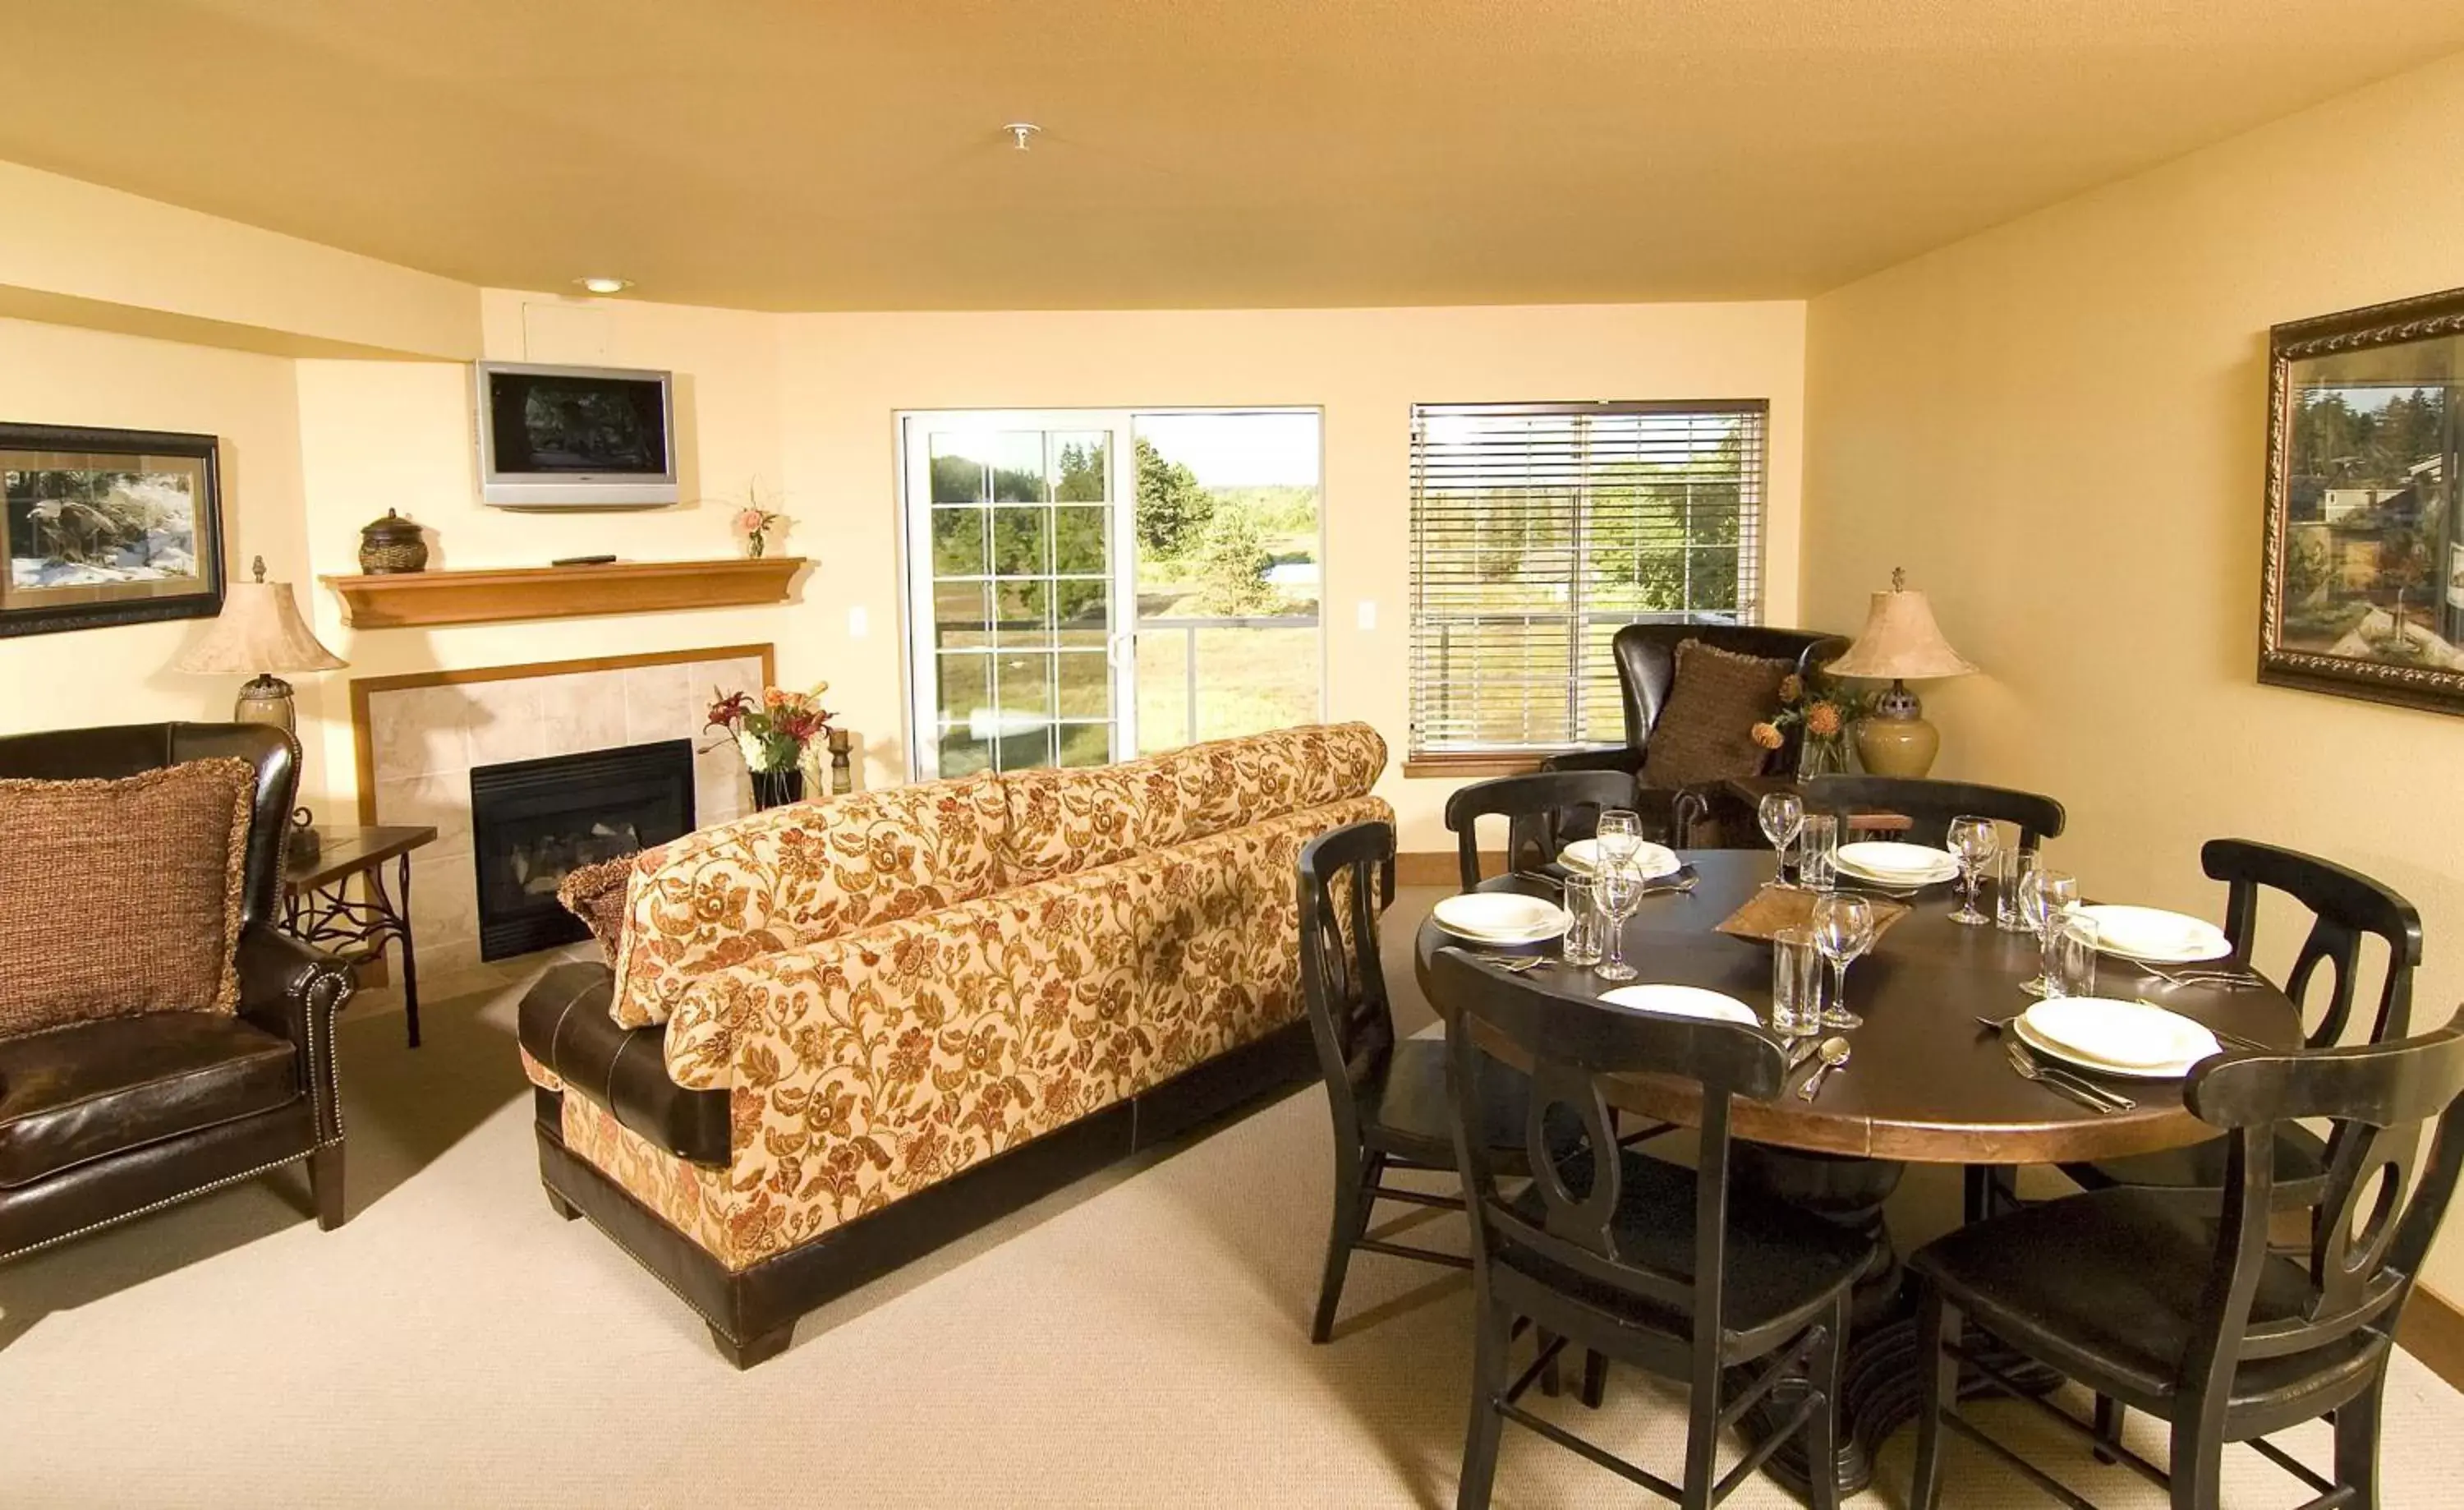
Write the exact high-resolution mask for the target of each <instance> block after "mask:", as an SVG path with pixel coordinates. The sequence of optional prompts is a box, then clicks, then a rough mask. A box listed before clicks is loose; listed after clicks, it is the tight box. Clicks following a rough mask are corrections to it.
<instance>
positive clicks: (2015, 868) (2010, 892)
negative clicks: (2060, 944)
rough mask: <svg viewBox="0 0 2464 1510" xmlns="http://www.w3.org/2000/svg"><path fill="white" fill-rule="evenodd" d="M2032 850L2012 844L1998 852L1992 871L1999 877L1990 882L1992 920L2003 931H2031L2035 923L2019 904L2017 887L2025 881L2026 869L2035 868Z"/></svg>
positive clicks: (2031, 869)
mask: <svg viewBox="0 0 2464 1510" xmlns="http://www.w3.org/2000/svg"><path fill="white" fill-rule="evenodd" d="M2036 859H2037V855H2036V852H2035V851H2034V850H2023V849H2020V848H2018V847H2016V846H2015V845H2014V846H2013V847H2012V848H2010V849H2007V850H2004V851H2003V852H2002V859H2001V863H2000V864H1998V865H1996V866H1995V867H1994V872H1995V874H1996V875H1998V876H1999V877H2001V878H2000V879H1999V880H1997V881H1995V882H1994V885H1993V924H1994V926H1995V927H1998V928H2000V929H2001V930H2002V931H2003V932H2005V933H2033V932H2035V924H2034V923H2031V922H2029V921H2028V917H2027V913H2026V911H2025V910H2024V909H2022V908H2021V907H2020V905H2019V889H2020V888H2021V887H2022V886H2024V885H2026V884H2027V881H2028V877H2029V875H2030V873H2032V872H2034V871H2035V868H2036Z"/></svg>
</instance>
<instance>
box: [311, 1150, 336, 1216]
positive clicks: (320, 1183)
mask: <svg viewBox="0 0 2464 1510" xmlns="http://www.w3.org/2000/svg"><path fill="white" fill-rule="evenodd" d="M308 1193H309V1195H310V1196H311V1197H312V1198H313V1199H314V1200H315V1201H316V1203H317V1226H318V1228H319V1230H320V1231H322V1232H332V1231H333V1230H334V1229H335V1228H337V1227H340V1226H341V1225H342V1221H343V1216H344V1212H343V1209H342V1145H341V1144H339V1143H333V1144H325V1145H324V1146H322V1147H320V1148H319V1149H317V1150H316V1151H315V1152H314V1153H311V1154H310V1155H309V1156H308Z"/></svg>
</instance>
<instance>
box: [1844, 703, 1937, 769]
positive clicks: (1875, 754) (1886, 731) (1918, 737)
mask: <svg viewBox="0 0 2464 1510" xmlns="http://www.w3.org/2000/svg"><path fill="white" fill-rule="evenodd" d="M1941 749H1942V731H1941V730H1940V729H1937V728H1935V727H1934V726H1933V725H1932V724H1931V723H1929V722H1925V719H1923V718H1922V717H1911V718H1904V719H1859V720H1858V721H1857V759H1858V761H1859V763H1860V764H1861V765H1863V766H1864V767H1865V769H1866V770H1867V771H1868V772H1870V773H1872V774H1873V775H1876V776H1922V775H1924V774H1925V772H1926V771H1929V770H1931V769H1933V758H1934V756H1935V755H1936V754H1938V753H1940V752H1941Z"/></svg>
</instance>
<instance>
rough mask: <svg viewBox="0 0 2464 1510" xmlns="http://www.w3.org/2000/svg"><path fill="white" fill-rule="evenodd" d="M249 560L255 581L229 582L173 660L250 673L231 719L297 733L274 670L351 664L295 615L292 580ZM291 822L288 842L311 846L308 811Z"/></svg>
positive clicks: (287, 695) (201, 668)
mask: <svg viewBox="0 0 2464 1510" xmlns="http://www.w3.org/2000/svg"><path fill="white" fill-rule="evenodd" d="M253 565H254V569H255V573H256V580H255V581H253V582H235V583H232V584H231V588H230V591H229V593H228V595H227V596H225V598H224V599H223V611H222V614H221V616H220V617H218V618H216V619H215V620H214V627H213V628H212V629H211V630H209V631H208V632H207V634H206V637H205V638H204V639H201V640H199V641H198V642H197V643H196V645H195V646H194V647H193V648H191V649H190V650H189V651H188V653H187V655H182V656H181V657H180V658H179V660H178V661H177V662H176V663H175V664H176V665H177V666H178V669H180V670H182V671H187V672H195V673H198V674H199V675H203V676H214V677H237V676H249V677H253V679H252V680H250V682H249V683H248V685H246V686H244V687H242V688H240V689H239V700H238V701H237V702H236V703H234V704H233V705H232V707H231V718H232V719H233V720H234V721H235V722H241V723H270V724H272V725H273V726H275V728H278V729H280V730H282V731H283V732H284V733H286V734H290V735H293V736H295V737H296V736H297V734H298V732H299V722H298V714H297V710H296V709H295V708H294V707H293V705H292V701H291V683H289V682H287V681H285V680H283V679H282V678H281V677H278V676H276V675H275V673H276V672H284V671H334V670H337V669H339V668H341V667H342V666H344V665H347V664H349V663H348V662H346V661H344V660H343V659H342V657H341V656H340V655H335V654H334V653H333V652H332V651H330V650H327V649H326V648H325V647H324V646H322V645H320V644H319V643H317V636H316V634H315V633H311V632H310V630H309V628H308V623H307V621H306V620H305V619H302V618H301V617H300V616H299V603H298V600H297V598H295V597H293V596H292V594H291V584H290V583H288V582H268V581H266V580H265V558H264V557H263V556H259V557H257V558H256V560H255V562H254V564H253ZM293 821H294V822H295V823H296V824H297V825H298V827H299V829H300V832H299V833H297V834H295V835H293V844H292V847H293V848H294V849H295V850H300V849H302V847H303V846H305V847H306V848H309V849H313V848H314V844H315V838H316V835H315V834H314V833H311V832H309V830H308V824H309V821H310V815H309V812H308V810H307V809H306V808H301V809H300V810H299V811H297V813H294V814H293Z"/></svg>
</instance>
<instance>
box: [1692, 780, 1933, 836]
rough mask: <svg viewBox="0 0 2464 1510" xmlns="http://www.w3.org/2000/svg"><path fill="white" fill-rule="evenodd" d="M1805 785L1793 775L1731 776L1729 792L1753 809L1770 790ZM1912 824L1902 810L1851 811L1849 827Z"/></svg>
mask: <svg viewBox="0 0 2464 1510" xmlns="http://www.w3.org/2000/svg"><path fill="white" fill-rule="evenodd" d="M1804 789H1805V788H1804V786H1803V785H1802V784H1800V783H1799V782H1798V781H1797V779H1796V778H1795V777H1793V776H1731V777H1730V778H1728V795H1729V796H1731V797H1734V798H1736V799H1737V800H1738V801H1739V802H1742V803H1744V804H1745V805H1746V808H1747V810H1748V811H1752V809H1753V808H1754V807H1755V806H1756V805H1757V804H1759V803H1760V802H1761V801H1762V800H1763V797H1764V796H1765V794H1767V793H1770V792H1774V791H1794V792H1802V791H1803V790H1804ZM1909 826H1910V824H1909V819H1908V816H1907V814H1905V813H1903V812H1852V813H1850V814H1849V815H1848V827H1849V829H1850V830H1851V831H1852V832H1854V833H1906V832H1907V831H1908V828H1909ZM1844 836H1845V835H1843V837H1844Z"/></svg>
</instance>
